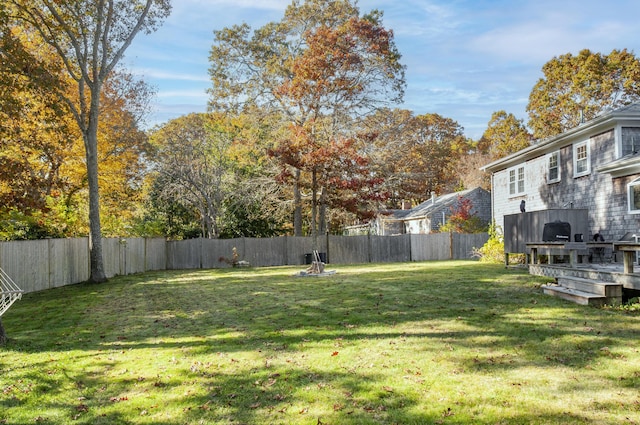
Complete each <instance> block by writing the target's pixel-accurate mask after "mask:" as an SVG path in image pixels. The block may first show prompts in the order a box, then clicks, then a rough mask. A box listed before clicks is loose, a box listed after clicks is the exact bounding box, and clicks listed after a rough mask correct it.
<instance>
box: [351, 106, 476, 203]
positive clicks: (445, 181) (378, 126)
mask: <svg viewBox="0 0 640 425" xmlns="http://www.w3.org/2000/svg"><path fill="white" fill-rule="evenodd" d="M363 127H364V128H363V131H366V132H369V133H370V137H372V138H373V140H374V141H373V143H371V144H370V146H369V147H368V148H367V149H368V151H367V154H368V156H369V157H370V158H371V159H372V164H373V166H372V167H373V170H375V172H376V173H377V175H378V176H381V177H384V180H385V182H384V188H385V191H386V192H388V193H389V194H390V199H389V200H390V205H389V206H390V207H393V208H398V207H399V204H400V203H401V202H402V201H405V200H407V201H408V200H410V201H412V202H416V203H418V202H422V201H424V200H425V199H427V198H429V197H430V196H431V192H432V191H433V192H438V193H443V192H448V191H451V190H454V189H455V188H456V186H457V185H458V182H459V176H458V170H457V169H456V165H457V163H458V159H459V158H461V157H462V156H463V155H465V154H466V153H467V152H468V150H469V149H470V142H469V141H468V140H467V139H466V138H465V137H464V129H463V128H462V127H461V126H460V125H459V124H458V123H457V122H456V121H455V120H452V119H451V118H446V117H443V116H441V115H438V114H424V115H418V116H415V115H413V114H412V113H411V112H410V111H406V110H382V111H380V112H379V113H377V114H375V115H372V116H371V117H368V118H367V119H366V120H365V122H364V123H363Z"/></svg>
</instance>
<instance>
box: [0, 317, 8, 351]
mask: <svg viewBox="0 0 640 425" xmlns="http://www.w3.org/2000/svg"><path fill="white" fill-rule="evenodd" d="M6 343H7V334H6V333H5V332H4V326H2V319H0V345H5V344H6Z"/></svg>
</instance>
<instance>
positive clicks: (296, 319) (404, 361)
mask: <svg viewBox="0 0 640 425" xmlns="http://www.w3.org/2000/svg"><path fill="white" fill-rule="evenodd" d="M329 266H330V267H329ZM328 267H329V268H331V269H334V268H335V269H336V270H337V273H336V274H335V275H333V276H328V277H322V278H318V277H305V278H303V277H294V276H293V275H294V274H295V273H296V272H297V271H299V270H301V269H302V267H277V268H263V269H222V270H204V271H202V270H198V271H170V272H155V273H147V274H143V275H135V276H123V277H117V278H114V279H112V280H110V281H109V282H108V283H106V284H101V285H85V284H83V285H74V286H69V287H64V288H59V289H54V290H49V291H44V292H40V293H35V294H28V295H25V296H24V297H23V299H22V300H20V301H18V302H17V303H15V304H14V305H13V306H12V307H11V308H10V309H9V310H8V311H7V312H6V313H5V314H4V315H3V317H2V321H3V324H4V327H5V329H6V332H7V334H8V337H9V342H8V343H7V345H6V346H4V347H1V348H0V424H33V423H39V424H67V423H68V424H125V423H126V424H312V425H319V424H334V425H337V424H359V425H360V424H555V423H563V424H625V423H628V424H638V423H640V352H639V351H640V342H639V337H640V317H639V315H638V313H630V312H625V311H622V310H615V309H596V308H592V307H585V306H578V305H575V304H571V303H569V302H566V301H562V300H559V299H555V298H553V297H549V296H545V295H542V294H541V291H540V289H539V286H540V284H541V283H543V282H545V280H544V279H541V278H539V277H533V276H529V275H528V274H527V273H526V271H524V270H507V269H505V268H504V267H503V266H501V265H486V264H481V263H477V262H468V261H454V262H425V263H405V264H385V265H366V266H365V265H360V266H336V267H334V266H331V265H328Z"/></svg>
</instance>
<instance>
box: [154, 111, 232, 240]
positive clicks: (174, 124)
mask: <svg viewBox="0 0 640 425" xmlns="http://www.w3.org/2000/svg"><path fill="white" fill-rule="evenodd" d="M151 138H152V142H153V145H154V147H155V149H156V153H155V155H154V158H155V162H156V164H157V166H156V167H155V171H156V172H157V173H158V174H159V177H160V178H162V181H163V182H164V188H163V192H164V194H165V197H166V198H167V199H176V200H180V202H181V203H182V204H183V205H185V206H186V207H189V208H191V209H194V210H196V211H198V213H199V215H200V219H201V224H202V229H203V236H204V237H207V238H217V237H218V236H219V218H220V215H221V213H222V204H223V201H224V200H225V199H226V198H227V195H228V194H229V193H231V184H232V182H233V180H234V179H233V161H232V160H231V157H230V156H229V150H230V148H231V146H232V143H233V141H234V138H235V135H234V129H233V128H232V127H230V126H229V123H228V121H227V120H225V119H224V118H223V116H222V115H220V114H216V115H208V114H195V113H193V114H189V115H186V116H183V117H180V118H176V119H174V120H171V121H169V122H168V123H167V124H165V125H164V126H162V127H161V128H159V129H158V130H157V131H155V132H154V133H153V134H152V137H151Z"/></svg>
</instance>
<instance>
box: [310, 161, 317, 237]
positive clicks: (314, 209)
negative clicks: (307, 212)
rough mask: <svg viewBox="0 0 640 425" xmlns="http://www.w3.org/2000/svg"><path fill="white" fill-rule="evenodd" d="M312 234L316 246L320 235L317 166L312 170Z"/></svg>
mask: <svg viewBox="0 0 640 425" xmlns="http://www.w3.org/2000/svg"><path fill="white" fill-rule="evenodd" d="M311 236H313V245H314V247H315V245H316V243H315V242H316V237H317V236H318V174H317V172H316V169H315V168H314V169H313V170H311Z"/></svg>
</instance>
